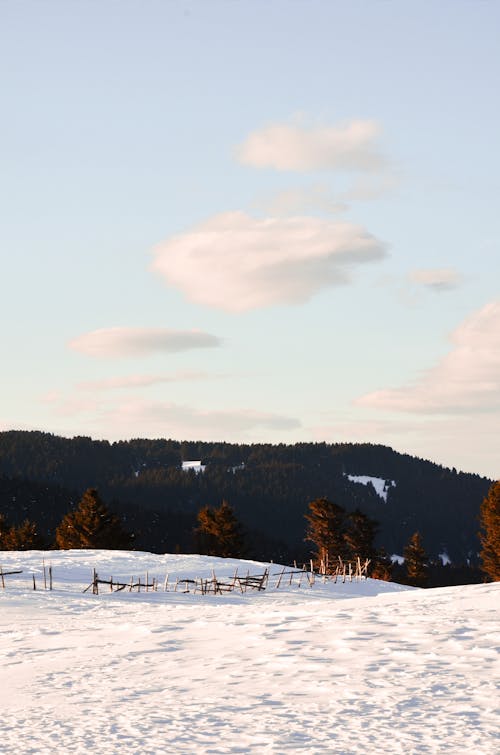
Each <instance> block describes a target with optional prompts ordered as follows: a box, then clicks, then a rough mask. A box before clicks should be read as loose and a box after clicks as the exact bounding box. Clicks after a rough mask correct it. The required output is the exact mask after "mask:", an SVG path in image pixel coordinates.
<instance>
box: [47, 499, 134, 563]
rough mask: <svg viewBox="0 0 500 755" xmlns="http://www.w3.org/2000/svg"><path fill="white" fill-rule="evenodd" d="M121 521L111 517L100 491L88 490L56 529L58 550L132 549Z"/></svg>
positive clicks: (114, 516) (129, 537)
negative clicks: (76, 506)
mask: <svg viewBox="0 0 500 755" xmlns="http://www.w3.org/2000/svg"><path fill="white" fill-rule="evenodd" d="M130 542H131V536H130V535H129V534H127V533H126V532H125V531H124V529H123V527H122V524H121V521H120V519H119V517H117V516H116V515H115V514H111V513H110V511H109V510H108V509H107V507H106V506H105V504H104V503H103V502H102V501H101V499H100V497H99V494H98V492H97V490H95V489H94V488H89V489H88V490H87V491H85V493H84V494H83V497H82V500H81V501H80V503H79V504H78V508H77V509H76V510H75V511H72V512H70V513H69V514H66V516H65V517H64V518H63V520H62V522H61V523H60V524H59V526H58V528H57V529H56V545H57V547H58V548H61V549H67V548H106V549H108V548H109V549H112V550H115V549H120V548H127V547H129V546H130Z"/></svg>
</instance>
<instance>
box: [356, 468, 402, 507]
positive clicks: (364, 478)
mask: <svg viewBox="0 0 500 755" xmlns="http://www.w3.org/2000/svg"><path fill="white" fill-rule="evenodd" d="M346 477H347V479H348V480H349V481H350V482H357V483H358V484H359V485H373V487H374V488H375V492H376V494H377V495H378V497H379V498H382V500H383V501H385V503H387V496H388V493H389V489H390V488H395V487H396V482H395V480H384V479H383V478H382V477H370V476H369V475H353V474H348V475H346Z"/></svg>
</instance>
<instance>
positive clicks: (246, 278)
mask: <svg viewBox="0 0 500 755" xmlns="http://www.w3.org/2000/svg"><path fill="white" fill-rule="evenodd" d="M385 255H386V250H385V247H384V245H383V244H382V242H380V241H378V240H377V239H376V238H374V237H373V236H372V235H370V234H369V233H368V232H367V231H366V230H365V229H364V228H362V227H360V226H356V225H353V224H351V223H342V222H334V221H331V220H323V219H320V218H314V217H294V218H265V219H255V218H252V217H250V216H249V215H247V214H245V213H243V212H228V213H224V214H221V215H216V216H215V217H213V218H211V219H210V220H208V221H207V222H205V223H203V224H202V225H200V226H198V227H197V228H194V229H193V230H192V231H189V232H186V233H184V234H181V235H179V236H175V237H173V238H171V239H169V240H168V241H165V242H164V243H163V244H160V245H158V246H157V247H156V249H155V250H154V262H153V264H152V269H153V270H154V271H156V272H157V273H159V274H160V275H161V276H162V277H163V278H164V279H165V281H166V282H167V283H168V284H169V285H172V286H175V287H176V288H179V289H180V290H181V291H183V292H184V293H185V294H186V296H187V297H188V298H189V299H190V300H192V301H194V302H197V303H199V304H205V305H207V306H211V307H217V308H220V309H225V310H228V311H233V312H238V311H244V310H248V309H255V308H259V307H266V306H271V305H273V304H298V303H302V302H304V301H307V300H308V299H310V298H311V297H312V296H313V295H314V294H316V293H317V292H318V291H320V290H322V289H324V288H326V287H329V286H335V285H339V284H345V283H349V282H350V281H351V276H352V270H353V268H354V267H356V266H357V265H361V264H364V263H366V262H373V261H377V260H381V259H383V258H384V257H385Z"/></svg>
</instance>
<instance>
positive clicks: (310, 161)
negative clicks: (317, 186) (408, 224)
mask: <svg viewBox="0 0 500 755" xmlns="http://www.w3.org/2000/svg"><path fill="white" fill-rule="evenodd" d="M379 134H380V126H379V124H378V123H377V122H376V121H373V120H352V121H350V122H349V123H345V124H342V125H338V126H311V127H305V126H302V125H301V124H293V123H292V124H290V123H275V124H271V125H269V126H267V127H265V128H262V129H258V130H256V131H253V132H252V133H250V134H249V135H248V137H247V138H246V139H245V141H244V142H243V143H242V144H240V145H239V146H238V147H237V148H236V150H235V155H236V158H237V159H238V160H239V161H240V162H241V163H243V164H244V165H250V166H252V167H255V168H275V169H276V170H291V171H301V172H303V171H316V170H341V171H363V172H370V173H372V172H377V171H380V170H384V169H386V168H387V166H388V162H387V160H386V159H385V158H384V156H383V155H382V153H381V152H380V150H379V147H378V144H377V139H378V137H379Z"/></svg>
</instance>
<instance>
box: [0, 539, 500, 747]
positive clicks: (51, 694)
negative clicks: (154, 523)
mask: <svg viewBox="0 0 500 755" xmlns="http://www.w3.org/2000/svg"><path fill="white" fill-rule="evenodd" d="M49 555H50V561H51V563H52V566H53V575H54V590H53V591H52V592H49V591H44V590H43V589H40V588H41V587H43V579H42V573H41V572H42V570H41V567H42V558H43V557H44V556H45V558H46V563H48V561H49ZM0 560H1V566H2V567H3V570H4V571H11V570H13V569H16V568H19V569H23V574H20V575H12V576H8V577H5V583H6V587H5V589H2V588H1V583H0V674H1V677H0V679H1V685H0V706H1V707H0V710H1V738H0V752H2V753H16V754H17V753H24V754H27V753H31V754H32V755H35V754H36V755H42V754H45V753H51V755H53V753H86V754H87V755H88V753H98V754H99V755H100V754H101V753H102V754H104V753H117V754H118V753H120V754H122V753H127V754H128V753H134V754H137V755H139V754H141V755H142V754H146V753H155V754H156V753H169V754H170V753H213V754H214V755H215V754H220V755H222V754H223V753H279V754H283V755H285V754H286V753H289V752H296V753H308V754H311V755H313V754H318V755H319V754H320V753H321V754H322V755H323V754H324V753H342V754H347V753H349V754H350V753H360V754H361V753H362V754H363V755H379V753H401V754H404V755H410V754H412V753H439V754H441V753H457V755H458V754H460V753H470V754H471V755H472V754H473V755H482V754H483V755H484V754H486V753H488V754H493V753H498V752H499V751H500V740H499V738H498V732H499V731H500V720H499V716H498V709H496V706H497V705H498V686H497V685H498V681H499V661H498V645H499V641H500V625H499V613H498V609H499V606H500V585H499V584H493V585H491V584H489V585H470V586H466V587H451V588H442V589H436V590H414V589H410V588H403V587H401V586H398V585H392V584H387V583H383V582H376V581H374V580H367V581H364V582H361V583H354V582H353V583H346V584H341V583H337V584H332V583H327V584H323V583H322V582H321V581H319V580H317V581H316V582H315V584H314V585H313V586H312V587H309V585H308V582H307V581H305V582H304V581H302V584H301V587H298V586H297V580H296V578H295V583H294V584H293V585H291V586H290V585H288V581H289V580H288V579H287V580H286V582H285V580H284V579H283V580H282V583H281V585H280V588H279V589H276V587H274V585H275V583H276V580H277V577H275V576H273V577H272V578H271V583H270V588H269V589H268V590H266V591H265V592H261V593H250V592H247V593H246V594H241V593H232V594H230V595H225V596H214V595H204V596H202V595H199V594H193V593H189V594H182V593H180V592H172V591H169V592H166V593H165V592H162V591H161V590H159V591H158V592H148V593H146V592H144V591H141V592H140V593H137V592H128V591H122V592H119V593H112V594H111V593H110V592H106V591H104V592H102V593H101V594H100V595H93V594H91V592H90V591H89V592H87V593H82V590H83V589H84V588H85V587H87V585H88V584H89V583H90V581H91V577H92V569H93V568H94V567H95V568H96V569H97V570H98V572H99V576H100V577H101V578H103V579H104V578H106V579H107V578H109V577H110V576H113V579H114V580H119V579H123V580H130V578H131V577H132V575H134V576H135V577H136V579H137V577H138V576H141V577H142V578H143V579H144V577H145V574H146V572H149V576H150V578H151V577H152V576H156V577H158V578H159V580H160V583H161V584H163V581H164V579H165V574H166V572H168V573H169V575H170V576H169V583H170V585H172V583H173V580H174V579H175V577H176V576H184V577H201V576H210V575H211V570H212V569H215V572H216V575H217V577H219V576H223V575H230V574H231V575H232V574H233V573H234V570H235V568H236V567H237V568H238V573H239V574H242V575H243V574H245V573H246V571H247V569H249V570H250V572H251V573H260V572H262V571H263V569H264V566H263V565H261V564H255V563H251V562H236V561H231V560H228V561H221V560H219V559H210V558H204V557H201V556H172V555H165V556H157V555H151V554H144V553H125V552H111V551H94V552H92V551H68V552H64V553H61V552H57V551H56V552H53V553H51V554H47V553H45V554H43V553H41V552H29V553H1V554H0ZM270 568H271V573H272V574H273V575H277V574H278V573H279V571H280V568H279V567H277V566H276V565H271V567H270ZM33 572H35V573H36V577H37V588H38V589H37V591H36V592H34V591H33V589H32V573H33ZM285 585H286V586H285ZM108 589H109V588H108Z"/></svg>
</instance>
